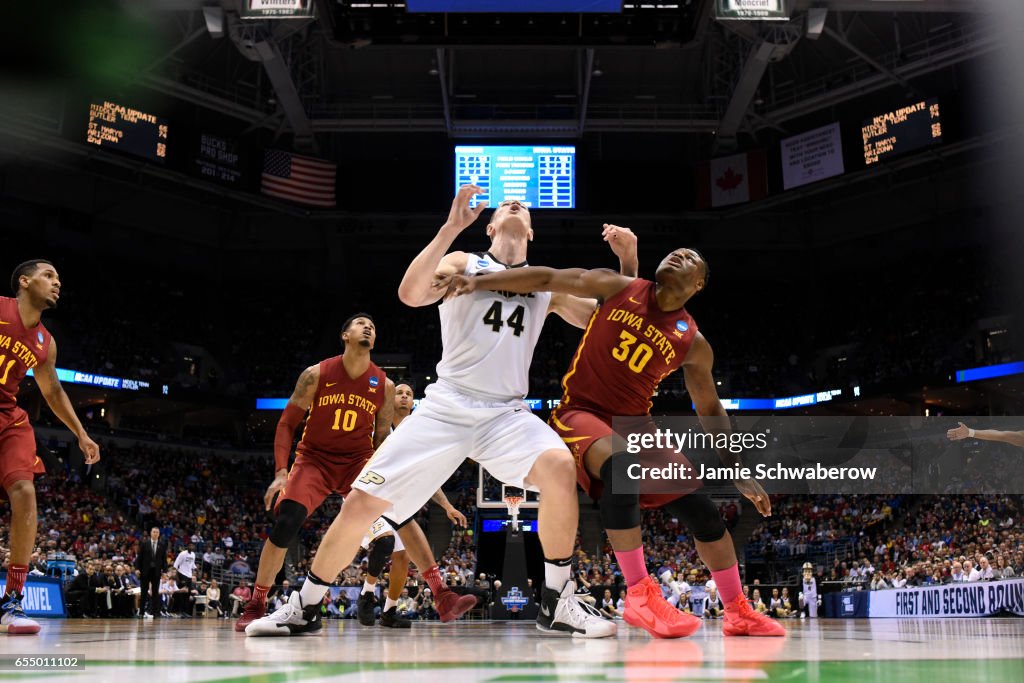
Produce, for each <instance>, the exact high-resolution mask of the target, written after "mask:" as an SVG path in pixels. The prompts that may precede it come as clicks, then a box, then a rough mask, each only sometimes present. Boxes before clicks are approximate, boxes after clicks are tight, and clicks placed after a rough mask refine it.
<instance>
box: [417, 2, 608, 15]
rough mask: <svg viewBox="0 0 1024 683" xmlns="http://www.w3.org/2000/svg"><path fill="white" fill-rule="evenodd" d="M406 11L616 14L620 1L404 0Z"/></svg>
mask: <svg viewBox="0 0 1024 683" xmlns="http://www.w3.org/2000/svg"><path fill="white" fill-rule="evenodd" d="M405 9H406V11H408V12H453V13H454V12H467V13H468V12H494V13H501V14H514V13H518V12H553V13H557V12H573V13H577V12H578V13H581V14H583V13H595V14H618V13H619V12H621V11H622V0H405Z"/></svg>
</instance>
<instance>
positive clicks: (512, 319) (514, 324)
mask: <svg viewBox="0 0 1024 683" xmlns="http://www.w3.org/2000/svg"><path fill="white" fill-rule="evenodd" d="M523 313H525V309H524V308H523V307H522V306H516V310H514V311H512V315H510V316H509V317H508V320H505V319H504V318H505V316H503V315H502V314H501V302H500V301H495V302H494V305H493V306H491V307H490V308H489V309H487V313H485V314H484V325H490V326H491V329H492V330H494V331H495V332H500V331H501V326H502V325H505V324H508V326H509V327H511V328H512V331H513V334H515V335H516V336H517V337H518V336H519V335H521V334H522V333H523V330H524V329H525V328H524V327H523Z"/></svg>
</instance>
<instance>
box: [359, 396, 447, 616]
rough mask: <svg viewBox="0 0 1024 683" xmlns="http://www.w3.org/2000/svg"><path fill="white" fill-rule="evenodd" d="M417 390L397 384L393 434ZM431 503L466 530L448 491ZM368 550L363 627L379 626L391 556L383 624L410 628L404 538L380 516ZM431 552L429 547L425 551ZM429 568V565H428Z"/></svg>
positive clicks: (369, 535)
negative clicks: (401, 608)
mask: <svg viewBox="0 0 1024 683" xmlns="http://www.w3.org/2000/svg"><path fill="white" fill-rule="evenodd" d="M413 398H414V395H413V391H412V387H411V386H409V385H408V384H397V385H395V402H394V405H395V413H394V417H393V418H391V432H392V433H394V431H395V430H396V429H398V425H400V424H401V423H402V421H403V420H404V419H405V418H407V417H409V414H410V413H411V412H412V406H413ZM430 500H431V501H432V502H434V503H437V504H438V505H439V506H441V508H442V509H444V512H445V514H446V515H447V516H448V519H450V520H451V522H452V524H454V525H456V526H460V527H462V528H466V525H467V521H466V516H465V515H463V514H462V513H461V512H459V511H458V510H456V509H455V506H454V505H452V504H451V503H450V502H449V501H448V497H447V496H445V495H444V491H442V490H441V489H438V490H437V493H435V494H434V495H433V496H431V497H430ZM360 545H361V546H362V547H363V548H364V549H365V550H367V551H368V557H369V562H368V566H367V570H366V578H365V579H364V580H363V590H362V591H360V593H359V600H358V601H357V602H356V616H357V617H358V619H359V623H360V624H362V625H363V626H373V625H374V623H376V607H377V599H376V591H377V579H378V576H379V575H380V573H381V572H382V571H383V569H384V565H385V564H386V562H387V558H388V556H390V557H391V575H390V580H389V581H388V596H387V599H386V601H385V603H384V607H383V609H382V610H381V614H380V625H381V626H384V627H386V628H409V627H411V626H412V622H411V621H410V620H409V619H406V618H405V617H403V616H401V615H400V614H398V598H399V597H401V594H402V589H403V588H404V587H405V579H406V577H407V576H408V575H409V553H408V552H406V549H405V545H404V544H403V543H402V539H401V537H400V536H397V535H396V534H395V530H394V528H392V526H391V525H390V524H388V521H387V520H386V519H384V518H383V517H378V518H377V519H376V521H374V523H373V524H371V525H370V529H369V531H368V532H367V534H366V535H365V536H363V540H362V543H361V544H360ZM425 551H426V552H429V547H428V548H426V549H425ZM428 567H429V565H428Z"/></svg>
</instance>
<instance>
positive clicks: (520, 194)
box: [455, 145, 576, 209]
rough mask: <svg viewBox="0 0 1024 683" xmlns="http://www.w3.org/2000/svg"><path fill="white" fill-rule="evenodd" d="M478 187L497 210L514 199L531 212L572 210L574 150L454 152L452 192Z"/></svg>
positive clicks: (535, 148)
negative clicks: (471, 186) (504, 202)
mask: <svg viewBox="0 0 1024 683" xmlns="http://www.w3.org/2000/svg"><path fill="white" fill-rule="evenodd" d="M467 184H468V185H479V186H480V188H481V189H482V190H483V194H480V195H477V196H476V197H474V198H473V201H472V205H473V206H476V203H477V202H478V201H484V200H486V201H487V203H488V205H489V206H491V207H492V208H493V207H496V206H498V204H500V203H501V202H503V201H506V200H509V199H517V200H519V201H520V202H522V203H523V204H524V205H525V206H526V207H528V208H531V209H574V208H576V147H574V146H572V145H569V146H558V147H554V146H539V145H517V146H504V147H503V146H493V145H484V146H472V147H471V146H468V145H460V146H458V147H456V148H455V189H456V191H458V188H459V187H461V186H462V185H467Z"/></svg>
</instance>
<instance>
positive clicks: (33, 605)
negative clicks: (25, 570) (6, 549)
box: [0, 572, 64, 617]
mask: <svg viewBox="0 0 1024 683" xmlns="http://www.w3.org/2000/svg"><path fill="white" fill-rule="evenodd" d="M0 594H2V595H6V594H7V572H4V573H3V574H0ZM22 595H23V596H24V599H23V600H22V601H21V606H22V608H24V610H25V614H27V615H28V616H30V617H63V616H64V593H63V592H62V591H61V582H60V579H56V578H53V577H50V576H33V575H31V574H30V575H29V576H28V578H26V579H25V589H24V590H23V591H22Z"/></svg>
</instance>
